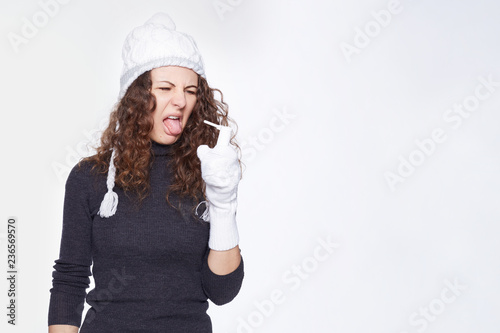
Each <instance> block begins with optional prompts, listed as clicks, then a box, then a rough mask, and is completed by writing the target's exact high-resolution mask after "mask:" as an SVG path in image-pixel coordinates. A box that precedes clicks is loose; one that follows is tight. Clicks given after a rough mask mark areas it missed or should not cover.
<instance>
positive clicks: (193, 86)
mask: <svg viewBox="0 0 500 333" xmlns="http://www.w3.org/2000/svg"><path fill="white" fill-rule="evenodd" d="M158 82H165V83H169V84H171V85H173V86H174V87H175V84H173V83H172V82H170V81H166V80H162V81H158ZM186 88H196V89H198V86H195V85H194V84H192V85H190V86H187V87H186Z"/></svg>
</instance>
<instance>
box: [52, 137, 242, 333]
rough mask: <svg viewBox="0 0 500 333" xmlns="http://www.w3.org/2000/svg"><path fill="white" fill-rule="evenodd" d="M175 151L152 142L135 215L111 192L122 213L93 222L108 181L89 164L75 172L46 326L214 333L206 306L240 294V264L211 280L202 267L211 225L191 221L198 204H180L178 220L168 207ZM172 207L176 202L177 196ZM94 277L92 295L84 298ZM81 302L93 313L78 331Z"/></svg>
mask: <svg viewBox="0 0 500 333" xmlns="http://www.w3.org/2000/svg"><path fill="white" fill-rule="evenodd" d="M173 149H175V145H162V144H158V143H156V142H154V141H153V142H152V156H153V164H152V169H151V172H150V184H151V192H150V194H149V196H148V197H147V198H146V199H145V200H144V201H143V202H142V205H141V206H140V207H138V208H137V207H136V206H135V205H134V200H132V199H133V198H132V197H131V196H130V194H125V193H124V192H123V191H122V189H121V188H120V187H118V186H116V187H115V191H116V192H117V193H118V195H119V196H120V201H119V203H118V205H119V207H118V210H117V212H116V214H115V215H113V216H111V217H109V218H102V217H100V216H99V215H98V214H97V211H98V210H99V206H100V203H101V200H102V197H103V196H104V194H105V193H106V191H107V188H106V174H100V175H95V174H94V173H92V172H91V171H90V168H91V165H90V163H88V162H83V163H82V167H81V168H79V167H78V166H75V167H74V168H73V169H72V171H71V173H70V175H69V177H68V180H67V182H66V193H65V198H64V212H63V228H62V237H61V247H60V253H59V259H57V260H55V265H54V271H53V273H52V277H53V280H52V288H51V289H50V304H49V313H48V324H49V325H56V324H62V325H74V326H78V327H80V325H81V329H80V333H98V332H150V333H154V332H172V333H175V332H201V333H203V332H207V333H208V332H212V324H211V320H210V317H209V316H208V314H207V313H206V310H207V309H208V301H207V300H208V299H210V300H211V301H212V302H213V303H214V304H217V305H222V304H226V303H228V302H230V301H231V300H232V299H233V298H234V297H235V296H236V295H237V294H238V292H239V290H240V287H241V284H242V281H243V276H244V272H243V259H242V261H241V263H240V265H239V267H238V268H237V269H236V270H235V271H233V272H232V273H229V274H227V275H216V274H215V273H213V272H212V271H211V270H210V268H209V267H208V263H207V257H208V253H209V251H210V250H209V248H208V239H209V228H210V223H207V222H205V221H203V220H202V219H201V218H199V217H196V216H193V215H192V214H191V208H192V207H196V205H197V202H194V201H193V200H189V199H182V204H183V209H182V210H181V212H179V211H177V210H175V209H174V208H172V207H170V206H169V205H168V204H167V203H166V201H165V195H166V190H167V188H168V186H169V185H170V184H171V182H172V179H173V174H172V170H171V169H170V168H169V167H168V166H167V162H168V161H169V160H170V159H171V155H170V153H171V152H172V150H173ZM171 199H172V201H173V203H174V204H177V203H178V201H179V200H181V199H179V197H178V196H176V195H175V194H172V195H171ZM91 275H92V276H93V278H94V282H95V288H94V289H92V290H90V291H89V292H88V294H87V293H86V289H87V288H88V287H89V284H90V279H89V277H90V276H91ZM85 298H86V301H87V303H88V304H89V305H90V306H91V307H90V309H89V310H88V312H87V313H86V316H85V318H84V320H83V323H82V311H83V308H84V307H83V305H84V301H85Z"/></svg>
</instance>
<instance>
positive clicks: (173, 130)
mask: <svg viewBox="0 0 500 333" xmlns="http://www.w3.org/2000/svg"><path fill="white" fill-rule="evenodd" d="M163 123H164V124H165V126H166V127H167V130H168V131H169V132H170V133H167V134H169V135H174V136H175V135H179V134H181V132H182V127H181V121H180V119H170V118H166V119H165V120H164V121H163Z"/></svg>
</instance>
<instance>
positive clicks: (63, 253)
mask: <svg viewBox="0 0 500 333" xmlns="http://www.w3.org/2000/svg"><path fill="white" fill-rule="evenodd" d="M89 183H90V179H89V178H88V177H86V172H83V170H82V169H79V167H78V165H76V166H75V167H74V168H73V169H72V170H71V172H70V174H69V176H68V179H67V181H66V188H65V196H64V208H63V225H62V236H61V243H60V252H59V259H57V260H55V265H54V266H53V268H54V271H53V272H52V278H53V279H52V288H51V289H50V303H49V311H48V324H49V326H50V325H74V326H77V327H80V324H81V319H82V312H83V309H84V301H85V296H86V289H87V288H88V287H89V284H90V279H89V276H90V275H91V272H90V265H91V264H92V255H91V249H92V247H91V241H92V238H91V237H92V217H91V213H90V211H91V210H90V208H89V191H88V184H89Z"/></svg>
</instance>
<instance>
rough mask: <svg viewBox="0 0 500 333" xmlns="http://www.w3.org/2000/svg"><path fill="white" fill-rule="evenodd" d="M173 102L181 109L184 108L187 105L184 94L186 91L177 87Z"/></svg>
mask: <svg viewBox="0 0 500 333" xmlns="http://www.w3.org/2000/svg"><path fill="white" fill-rule="evenodd" d="M170 101H171V102H172V104H173V105H174V106H176V107H178V108H179V109H182V108H183V107H185V106H186V96H185V95H184V91H182V90H180V89H176V90H175V92H174V94H173V96H172V98H171V100H170Z"/></svg>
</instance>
